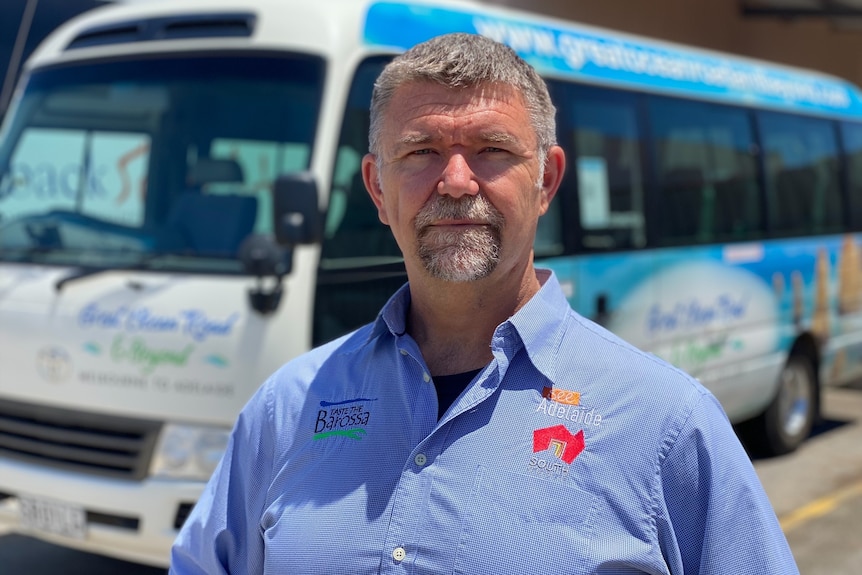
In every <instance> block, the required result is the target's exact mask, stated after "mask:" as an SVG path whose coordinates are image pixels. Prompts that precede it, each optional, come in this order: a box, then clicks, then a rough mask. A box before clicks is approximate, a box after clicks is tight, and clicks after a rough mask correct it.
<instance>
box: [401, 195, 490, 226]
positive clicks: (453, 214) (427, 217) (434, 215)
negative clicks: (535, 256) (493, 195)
mask: <svg viewBox="0 0 862 575" xmlns="http://www.w3.org/2000/svg"><path fill="white" fill-rule="evenodd" d="M440 220H471V221H475V222H480V223H483V224H487V225H489V226H491V227H492V228H494V229H500V228H501V227H502V226H503V223H504V222H505V218H503V214H501V213H500V212H499V211H497V208H495V207H494V206H493V205H491V202H489V201H488V200H487V199H485V197H484V196H481V195H477V196H464V197H461V198H453V197H451V196H441V195H436V194H435V195H434V196H432V198H431V199H430V200H429V201H428V202H427V203H426V204H425V205H424V206H423V207H422V209H421V210H420V211H419V213H418V214H416V219H415V225H416V229H417V230H423V229H425V228H427V227H428V226H431V225H432V224H434V223H435V222H438V221H440Z"/></svg>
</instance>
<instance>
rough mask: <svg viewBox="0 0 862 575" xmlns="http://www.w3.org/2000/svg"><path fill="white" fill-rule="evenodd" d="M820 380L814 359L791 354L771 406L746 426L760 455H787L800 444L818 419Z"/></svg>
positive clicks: (747, 433)
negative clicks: (818, 385)
mask: <svg viewBox="0 0 862 575" xmlns="http://www.w3.org/2000/svg"><path fill="white" fill-rule="evenodd" d="M817 406H818V401H817V380H816V378H815V375H814V366H813V365H812V362H811V359H810V358H809V357H808V356H807V355H804V354H794V355H791V356H790V358H789V359H788V360H787V363H786V364H785V365H784V368H783V369H782V370H781V374H780V375H779V376H778V391H777V392H776V394H775V398H774V399H773V400H772V403H771V404H770V405H769V407H767V408H766V411H764V412H763V413H762V414H761V415H760V416H758V417H757V418H755V419H754V420H753V421H751V422H750V425H746V426H745V435H746V439H747V440H748V442H749V443H750V445H751V446H752V447H754V448H755V449H756V450H757V451H758V453H759V454H762V455H768V456H771V455H783V454H785V453H790V452H791V451H794V450H795V449H796V448H797V447H799V446H800V445H801V444H802V442H803V441H805V440H806V439H807V438H808V436H809V435H810V434H811V428H812V427H813V426H814V422H815V420H816V419H817V409H818V407H817Z"/></svg>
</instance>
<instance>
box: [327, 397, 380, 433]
mask: <svg viewBox="0 0 862 575" xmlns="http://www.w3.org/2000/svg"><path fill="white" fill-rule="evenodd" d="M372 401H377V399H376V398H375V399H369V398H367V397H357V398H354V399H347V400H344V401H335V402H331V401H321V402H320V407H322V408H324V409H321V410H320V411H318V412H317V421H315V423H314V439H315V440H317V439H325V438H327V437H333V436H342V437H349V438H350V439H355V440H360V439H362V438H363V437H364V436H365V435H366V434H367V433H368V432H367V431H366V430H365V428H366V426H367V425H368V420H369V419H370V418H371V411H370V410H369V409H367V407H366V404H367V403H369V402H372Z"/></svg>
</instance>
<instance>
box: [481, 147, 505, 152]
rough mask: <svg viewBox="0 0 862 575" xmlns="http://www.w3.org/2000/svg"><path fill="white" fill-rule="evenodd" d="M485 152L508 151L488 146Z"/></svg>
mask: <svg viewBox="0 0 862 575" xmlns="http://www.w3.org/2000/svg"><path fill="white" fill-rule="evenodd" d="M485 151H486V152H505V151H506V150H504V149H503V148H495V147H494V146H488V147H487V148H485Z"/></svg>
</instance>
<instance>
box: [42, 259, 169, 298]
mask: <svg viewBox="0 0 862 575" xmlns="http://www.w3.org/2000/svg"><path fill="white" fill-rule="evenodd" d="M165 255H168V254H164V253H158V254H151V255H149V256H147V257H145V258H143V259H141V260H139V261H137V262H135V263H132V264H128V265H121V266H82V267H79V268H77V269H76V270H75V271H73V272H72V273H70V274H69V275H67V276H64V277H61V278H60V279H58V280H57V281H56V282H55V283H54V290H55V291H57V292H61V291H63V286H65V285H66V284H67V283H71V282H73V281H77V280H80V279H84V278H88V277H90V276H94V275H97V274H101V273H105V272H111V271H131V270H145V269H148V268H149V267H150V263H152V261H153V260H155V259H158V258H160V257H162V256H165Z"/></svg>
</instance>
